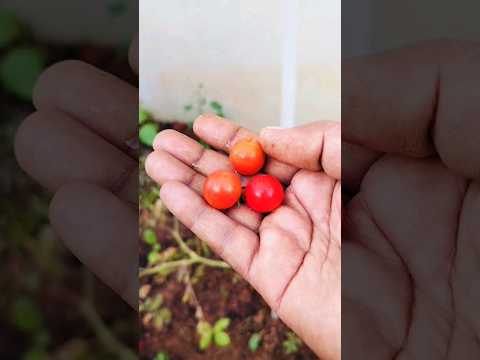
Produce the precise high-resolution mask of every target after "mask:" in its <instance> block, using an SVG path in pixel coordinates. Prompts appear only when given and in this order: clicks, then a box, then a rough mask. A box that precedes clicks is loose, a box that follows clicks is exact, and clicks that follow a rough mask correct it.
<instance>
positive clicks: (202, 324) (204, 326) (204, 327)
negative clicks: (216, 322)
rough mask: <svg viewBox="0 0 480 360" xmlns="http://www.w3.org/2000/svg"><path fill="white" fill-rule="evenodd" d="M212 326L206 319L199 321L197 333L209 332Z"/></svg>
mask: <svg viewBox="0 0 480 360" xmlns="http://www.w3.org/2000/svg"><path fill="white" fill-rule="evenodd" d="M212 331H213V330H212V326H211V325H210V324H209V323H208V322H206V321H199V322H198V324H197V333H198V334H199V335H204V334H211V333H212Z"/></svg>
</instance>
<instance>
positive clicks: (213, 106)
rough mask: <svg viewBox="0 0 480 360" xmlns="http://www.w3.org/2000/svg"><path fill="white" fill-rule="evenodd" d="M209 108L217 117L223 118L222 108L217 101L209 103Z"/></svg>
mask: <svg viewBox="0 0 480 360" xmlns="http://www.w3.org/2000/svg"><path fill="white" fill-rule="evenodd" d="M210 108H211V109H212V110H213V112H214V113H215V114H216V115H217V116H221V117H225V114H224V112H223V106H222V104H220V103H219V102H218V101H211V102H210Z"/></svg>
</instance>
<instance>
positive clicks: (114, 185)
mask: <svg viewBox="0 0 480 360" xmlns="http://www.w3.org/2000/svg"><path fill="white" fill-rule="evenodd" d="M15 153H16V157H17V160H18V162H19V164H20V166H21V167H22V168H23V169H24V170H25V171H26V172H27V173H29V174H30V175H31V176H32V177H33V178H34V179H36V180H37V181H38V182H39V183H40V184H42V185H43V186H45V187H46V188H48V189H49V190H51V191H56V190H58V189H59V188H60V187H62V186H63V185H65V184H68V183H71V182H89V183H95V184H97V185H99V186H102V187H104V188H106V189H109V190H110V191H112V192H114V193H115V194H117V195H118V196H119V197H120V198H121V199H122V200H124V201H125V202H127V203H129V204H137V201H138V197H137V188H138V164H137V162H136V161H135V160H133V159H131V158H130V157H129V156H127V155H126V154H124V153H123V152H122V151H120V150H119V149H117V148H116V147H115V146H113V145H112V144H110V143H109V142H107V141H105V140H104V139H102V138H101V137H99V136H98V135H97V134H95V133H93V132H92V131H90V130H89V129H87V128H86V127H85V126H83V125H82V124H81V123H79V122H78V121H76V120H74V119H72V118H71V117H70V116H69V115H67V114H65V113H62V112H58V111H39V112H36V113H34V114H32V115H30V116H29V117H28V118H27V119H26V120H25V121H24V122H23V123H22V125H21V126H20V128H19V130H18V132H17V135H16V139H15Z"/></svg>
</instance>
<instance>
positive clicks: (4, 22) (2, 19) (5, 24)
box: [0, 11, 22, 49]
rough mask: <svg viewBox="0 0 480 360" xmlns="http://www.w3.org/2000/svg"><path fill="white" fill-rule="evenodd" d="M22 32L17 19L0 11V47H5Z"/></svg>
mask: <svg viewBox="0 0 480 360" xmlns="http://www.w3.org/2000/svg"><path fill="white" fill-rule="evenodd" d="M21 33H22V27H21V25H20V23H19V21H18V20H17V19H16V18H15V16H13V15H12V14H10V13H8V12H5V11H2V12H0V49H3V48H6V47H7V46H8V45H10V44H11V43H12V42H13V41H15V40H16V39H17V38H18V37H19V36H20V35H21Z"/></svg>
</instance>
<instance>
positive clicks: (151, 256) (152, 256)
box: [147, 251, 160, 265]
mask: <svg viewBox="0 0 480 360" xmlns="http://www.w3.org/2000/svg"><path fill="white" fill-rule="evenodd" d="M147 260H148V263H149V264H150V265H152V264H155V263H157V262H158V261H159V260H160V254H159V253H158V252H155V251H150V252H149V253H148V255H147Z"/></svg>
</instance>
